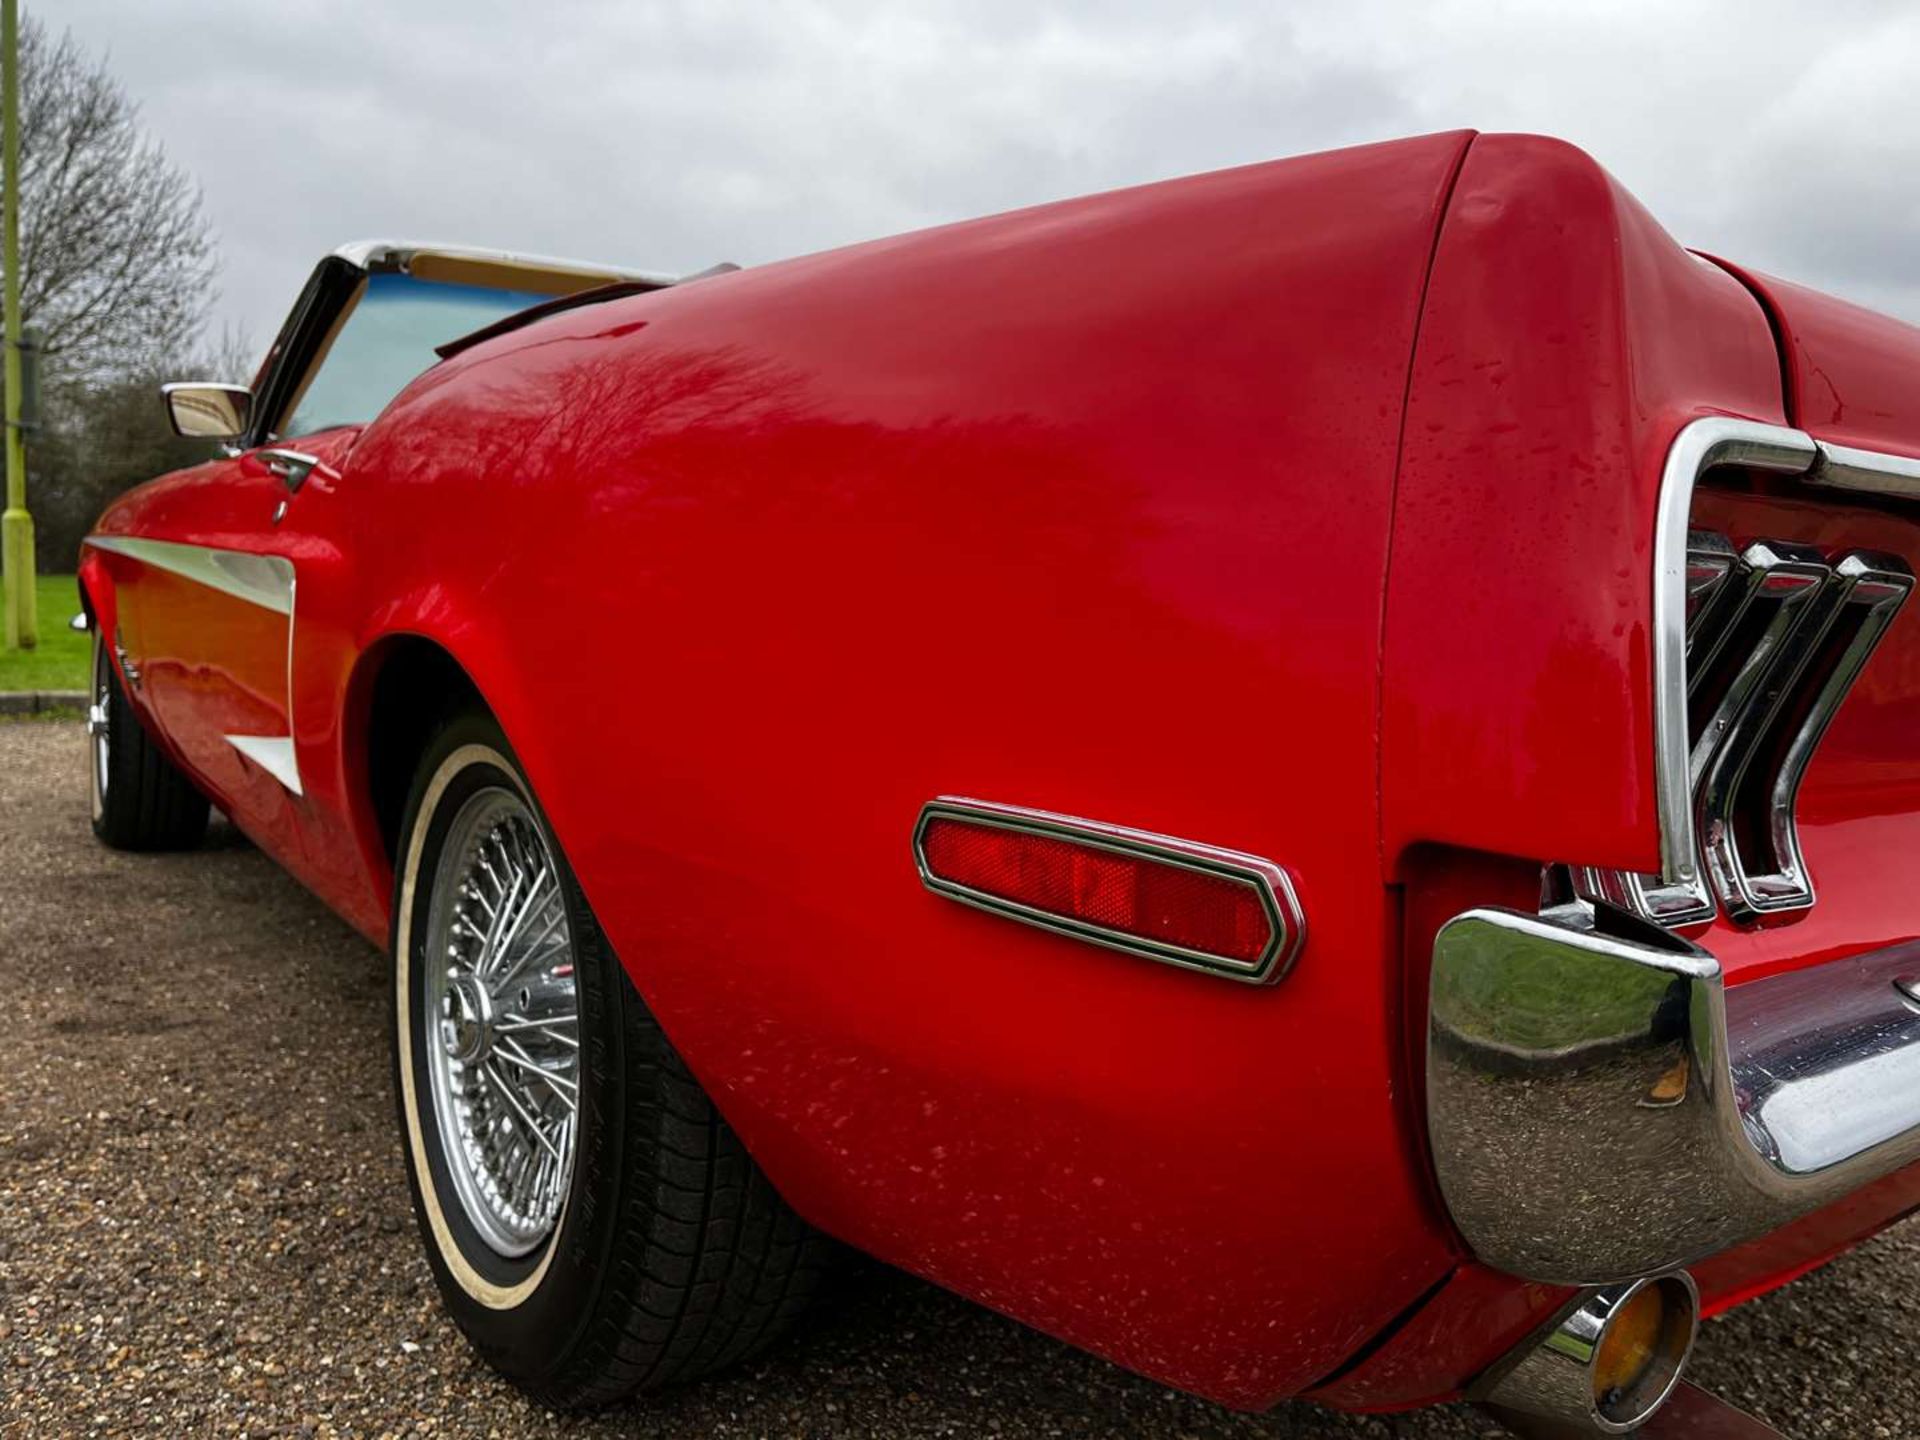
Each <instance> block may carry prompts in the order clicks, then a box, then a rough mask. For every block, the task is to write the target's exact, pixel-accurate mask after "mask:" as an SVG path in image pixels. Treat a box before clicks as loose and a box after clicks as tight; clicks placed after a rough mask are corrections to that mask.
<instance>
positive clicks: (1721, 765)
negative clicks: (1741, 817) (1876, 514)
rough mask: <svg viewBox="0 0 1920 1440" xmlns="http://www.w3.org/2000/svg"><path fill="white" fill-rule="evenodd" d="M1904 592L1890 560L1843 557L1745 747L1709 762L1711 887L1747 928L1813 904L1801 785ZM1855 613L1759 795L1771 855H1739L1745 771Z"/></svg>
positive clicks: (1900, 566)
mask: <svg viewBox="0 0 1920 1440" xmlns="http://www.w3.org/2000/svg"><path fill="white" fill-rule="evenodd" d="M1912 588H1913V575H1912V573H1911V572H1910V571H1908V569H1907V567H1906V565H1905V563H1904V562H1903V561H1901V560H1899V559H1898V558H1897V557H1894V556H1890V555H1873V554H1869V553H1866V552H1861V551H1854V552H1850V553H1849V554H1847V555H1844V556H1842V557H1841V559H1840V560H1839V562H1838V563H1837V564H1835V565H1834V566H1833V567H1832V578H1831V579H1830V580H1829V581H1828V582H1827V583H1826V584H1825V585H1824V586H1823V587H1822V589H1821V591H1820V593H1819V595H1818V597H1817V599H1816V600H1815V602H1814V604H1813V605H1812V606H1810V607H1806V608H1808V609H1809V611H1810V613H1809V614H1808V616H1807V617H1806V619H1805V621H1804V623H1803V624H1802V625H1801V626H1800V627H1799V630H1798V631H1797V632H1796V633H1795V635H1794V636H1793V637H1791V639H1790V640H1789V641H1788V642H1787V645H1786V649H1785V650H1783V652H1782V654H1781V657H1780V660H1779V664H1778V666H1777V667H1776V671H1775V674H1774V675H1770V676H1769V678H1768V681H1767V685H1766V691H1767V694H1766V695H1765V696H1764V697H1763V700H1762V703H1761V705H1760V706H1759V707H1758V708H1757V710H1756V711H1753V712H1750V714H1751V715H1753V716H1757V718H1755V719H1754V720H1753V723H1751V724H1750V725H1748V726H1746V727H1745V728H1746V734H1745V737H1744V746H1743V747H1742V749H1740V750H1736V749H1735V747H1733V746H1732V745H1729V747H1728V748H1727V750H1725V751H1723V752H1722V754H1721V756H1720V757H1719V759H1718V760H1717V761H1716V763H1715V766H1714V773H1713V774H1712V775H1711V776H1709V777H1708V780H1707V783H1706V785H1705V787H1704V788H1703V790H1702V794H1701V813H1702V814H1703V815H1705V816H1706V817H1707V819H1708V822H1709V823H1708V825H1707V834H1706V860H1707V867H1708V869H1709V870H1710V871H1711V872H1712V875H1713V879H1714V885H1715V888H1716V889H1718V890H1719V892H1720V894H1721V897H1722V899H1723V900H1724V901H1725V903H1726V905H1727V909H1728V911H1729V912H1730V913H1731V914H1732V915H1733V917H1734V918H1735V919H1737V920H1751V919H1753V918H1755V917H1756V916H1759V915H1763V914H1777V913H1779V912H1781V911H1786V910H1797V909H1804V908H1805V907H1807V906H1809V905H1811V904H1813V900H1814V891H1813V878H1812V876H1811V875H1810V874H1808V872H1807V868H1806V860H1805V857H1804V855H1803V854H1802V853H1801V849H1800V827H1799V825H1798V823H1797V821H1796V818H1795V815H1794V808H1795V805H1796V804H1797V802H1798V799H1799V792H1800V782H1801V779H1802V778H1803V776H1804V775H1805V773H1806V768H1807V765H1808V763H1809V762H1810V761H1811V760H1812V758H1813V753H1814V751H1815V750H1816V749H1817V748H1818V747H1819V744H1820V741H1821V738H1822V737H1823V736H1824V735H1825V734H1826V730H1827V726H1828V724H1829V723H1830V722H1831V721H1832V719H1833V717H1834V715H1835V713H1837V712H1838V710H1839V708H1840V706H1841V704H1842V703H1843V702H1844V701H1845V700H1846V698H1847V694H1848V692H1849V690H1850V689H1851V688H1852V686H1853V682H1854V681H1855V680H1856V679H1857V678H1858V677H1859V674H1860V671H1861V669H1862V668H1863V667H1864V666H1865V665H1866V663H1867V660H1868V658H1869V656H1871V655H1872V653H1873V651H1874V649H1875V647H1876V646H1878V644H1879V642H1880V637H1881V636H1882V635H1884V634H1885V633H1886V629H1887V626H1888V625H1890V624H1892V622H1893V618H1894V616H1895V614H1896V613H1898V611H1899V609H1900V606H1901V605H1902V604H1903V603H1904V602H1905V600H1906V598H1907V595H1908V593H1909V591H1911V589H1912ZM1862 607H1864V609H1865V611H1866V613H1865V614H1864V615H1861V616H1860V617H1859V618H1858V620H1857V621H1856V622H1855V623H1854V628H1853V634H1852V636H1851V638H1850V639H1848V640H1847V641H1846V649H1845V651H1844V652H1843V654H1842V655H1841V657H1840V658H1839V660H1838V662H1837V664H1836V665H1835V667H1834V669H1833V671H1832V672H1831V673H1830V674H1829V675H1828V677H1827V679H1826V681H1825V683H1824V684H1822V685H1821V687H1820V691H1819V693H1818V694H1817V695H1816V696H1815V697H1814V699H1813V701H1812V703H1811V705H1810V707H1809V709H1808V711H1807V714H1806V715H1805V717H1804V718H1803V719H1802V721H1801V723H1800V725H1799V727H1798V728H1797V730H1796V731H1795V733H1794V736H1793V739H1792V740H1791V741H1789V742H1788V745H1787V749H1786V751H1785V752H1784V754H1782V755H1781V756H1780V763H1779V768H1778V770H1777V771H1776V773H1775V774H1774V776H1773V777H1772V779H1771V782H1770V783H1769V785H1768V787H1767V799H1766V807H1767V836H1768V840H1769V842H1770V844H1769V848H1770V850H1771V852H1772V853H1771V854H1769V855H1747V854H1744V853H1743V852H1742V850H1741V845H1740V840H1741V836H1740V831H1739V827H1738V826H1737V825H1736V824H1735V823H1734V817H1735V813H1736V811H1737V810H1738V808H1739V806H1740V802H1741V794H1742V791H1743V789H1744V786H1745V782H1746V771H1747V769H1748V767H1749V765H1750V764H1751V763H1752V761H1753V759H1754V758H1755V755H1756V754H1757V753H1758V752H1760V751H1773V750H1774V746H1775V744H1777V737H1778V735H1779V733H1780V732H1779V731H1777V730H1776V729H1775V726H1776V723H1777V722H1779V721H1781V720H1783V719H1784V718H1786V717H1787V716H1788V714H1789V713H1790V707H1791V705H1792V704H1793V702H1794V699H1795V696H1796V695H1797V694H1798V693H1800V691H1799V684H1800V677H1801V675H1802V674H1803V673H1804V672H1805V671H1806V669H1807V667H1808V666H1809V665H1812V664H1814V663H1816V662H1817V660H1818V658H1819V656H1820V655H1821V653H1822V652H1823V651H1825V650H1826V648H1827V646H1828V644H1829V643H1830V642H1829V637H1830V636H1832V635H1834V632H1835V630H1836V628H1837V627H1840V626H1844V625H1846V624H1847V623H1848V622H1849V620H1850V619H1852V617H1851V616H1850V615H1849V610H1850V609H1857V608H1862ZM1776 677H1778V678H1776Z"/></svg>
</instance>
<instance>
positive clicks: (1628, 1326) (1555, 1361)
mask: <svg viewBox="0 0 1920 1440" xmlns="http://www.w3.org/2000/svg"><path fill="white" fill-rule="evenodd" d="M1699 1328H1700V1292H1699V1290H1698V1289H1697V1288H1695V1286H1694V1283H1693V1277H1691V1276H1690V1275H1688V1274H1687V1273H1686V1272H1685V1271H1684V1270H1676V1271H1674V1272H1672V1273H1671V1274H1667V1275H1656V1276H1653V1277H1651V1278H1648V1279H1644V1280H1635V1281H1632V1282H1630V1283H1628V1284H1625V1285H1611V1286H1608V1287H1606V1288H1605V1289H1602V1290H1594V1291H1589V1292H1588V1293H1587V1294H1585V1295H1584V1296H1582V1297H1581V1298H1580V1299H1579V1300H1578V1301H1577V1302H1576V1303H1575V1304H1574V1306H1573V1307H1572V1308H1571V1309H1570V1310H1568V1311H1566V1312H1565V1313H1564V1314H1562V1315H1561V1316H1560V1317H1559V1318H1558V1319H1557V1320H1556V1321H1554V1323H1553V1324H1552V1325H1551V1326H1550V1327H1549V1328H1548V1329H1546V1330H1545V1331H1544V1332H1541V1333H1537V1334H1536V1335H1534V1336H1533V1337H1532V1338H1530V1339H1529V1340H1528V1341H1527V1343H1526V1344H1524V1345H1522V1346H1521V1347H1520V1348H1519V1349H1518V1350H1517V1351H1515V1352H1514V1354H1513V1355H1512V1356H1509V1357H1508V1358H1507V1359H1506V1360H1504V1361H1502V1362H1501V1363H1500V1364H1499V1365H1496V1366H1495V1367H1494V1368H1493V1369H1492V1370H1490V1371H1489V1372H1488V1373H1487V1375H1486V1376H1485V1377H1483V1378H1482V1380H1481V1381H1480V1382H1479V1383H1478V1384H1476V1385H1475V1386H1474V1388H1473V1391H1472V1398H1473V1399H1475V1400H1477V1401H1478V1402H1479V1403H1480V1404H1481V1405H1483V1406H1484V1407H1486V1408H1487V1409H1488V1410H1490V1411H1492V1412H1493V1414H1494V1416H1495V1417H1496V1418H1497V1419H1499V1420H1500V1422H1501V1423H1502V1424H1504V1425H1505V1426H1506V1427H1507V1428H1508V1429H1510V1430H1512V1431H1514V1432H1515V1433H1516V1434H1519V1435H1523V1436H1529V1437H1538V1440H1576V1437H1585V1436H1599V1435H1630V1434H1632V1433H1633V1432H1634V1431H1635V1430H1637V1429H1639V1428H1640V1427H1641V1426H1642V1425H1644V1424H1646V1422H1647V1421H1648V1420H1649V1419H1651V1418H1652V1416H1653V1413H1654V1412H1655V1411H1656V1410H1658V1409H1659V1408H1660V1407H1661V1405H1663V1404H1664V1403H1666V1400H1667V1397H1668V1396H1670V1395H1671V1394H1673V1391H1674V1387H1675V1386H1676V1385H1678V1384H1679V1383H1680V1372H1681V1371H1682V1370H1683V1369H1685V1368H1686V1363H1687V1357H1688V1356H1689V1355H1691V1354H1692V1353H1693V1341H1694V1336H1695V1335H1696V1334H1697V1333H1698V1331H1699Z"/></svg>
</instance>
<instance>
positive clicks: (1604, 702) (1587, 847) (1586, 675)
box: [1381, 135, 1785, 873]
mask: <svg viewBox="0 0 1920 1440" xmlns="http://www.w3.org/2000/svg"><path fill="white" fill-rule="evenodd" d="M1704 414H1729V415H1738V416H1743V417H1745V418H1747V419H1752V420H1765V421H1771V422H1773V423H1775V424H1780V423H1784V421H1785V413H1784V410H1783V408H1782V404H1781V395H1780V362H1779V358H1778V356H1777V354H1776V352H1775V348H1774V343H1773V339H1772V336H1771V334H1770V332H1769V331H1768V328H1767V321H1766V316H1765V315H1764V314H1763V313H1762V311H1761V310H1760V308H1759V306H1758V305H1756V304H1755V303H1754V301H1753V300H1752V298H1751V297H1750V296H1749V295H1748V294H1747V293H1746V292H1745V290H1744V289H1743V288H1742V287H1741V286H1740V285H1738V284H1737V283H1735V282H1734V281H1733V280H1732V279H1731V278H1730V277H1729V276H1727V275H1726V274H1724V273H1722V272H1721V271H1720V270H1718V269H1717V268H1715V267H1713V266H1711V265H1709V264H1707V263H1706V262H1704V261H1701V260H1699V259H1697V258H1695V257H1694V256H1692V255H1689V254H1688V253H1687V252H1686V251H1685V250H1683V249H1681V248H1680V246H1679V245H1677V244H1676V243H1675V242H1674V241H1673V239H1672V238H1671V237H1669V236H1668V235H1667V234H1666V232H1665V231H1663V230H1661V229H1660V228H1659V226H1658V225H1656V224H1655V223H1654V222H1653V220H1652V219H1651V218H1650V217H1649V216H1648V215H1647V213H1646V212H1645V211H1644V210H1643V209H1641V207H1640V206H1639V204H1638V203H1637V202H1635V201H1634V200H1633V199H1632V197H1631V196H1629V195H1627V194H1626V193H1625V192H1624V191H1622V190H1621V189H1620V187H1619V185H1618V184H1617V183H1616V182H1615V181H1614V180H1613V178H1612V177H1611V176H1609V175H1608V174H1607V173H1606V172H1605V171H1604V170H1602V169H1601V168H1600V167H1599V166H1598V165H1596V164H1594V162H1593V161H1592V160H1591V159H1590V158H1588V157H1587V156H1585V155H1583V154H1581V153H1580V152H1579V151H1578V150H1575V149H1573V148H1572V147H1571V146H1568V145H1564V144H1562V143H1560V142H1559V141H1556V140H1546V139H1542V138H1540V137H1537V136H1527V135H1489V136H1483V137H1481V138H1480V139H1479V140H1478V141H1477V142H1476V143H1475V145H1474V146H1473V149H1472V151H1471V152H1470V154H1469V155H1468V157H1467V163H1466V165H1465V167H1464V168H1463V169H1462V171H1461V175H1460V183H1459V185H1458V186H1457V187H1456V189H1455V191H1454V197H1453V205H1452V207H1451V209H1450V210H1449V211H1448V216H1447V225H1446V229H1445V231H1444V232H1443V234H1442V235H1441V237H1440V246H1439V250H1438V252H1437V253H1436V255H1435V257H1434V266H1433V280H1432V283H1431V284H1430V286H1429V288H1428V300H1427V305H1426V309H1425V312H1424V314H1423V316H1422V319H1421V326H1420V343H1419V347H1418V350H1417V351H1416V353H1415V355H1414V365H1413V377H1412V383H1411V389H1410V394H1409V399H1408V406H1407V423H1406V449H1405V455H1404V458H1403V460H1402V463H1401V467H1400V489H1399V496H1398V500H1397V503H1396V505H1395V508H1394V545H1393V583H1392V586H1391V588H1390V591H1389V594H1388V597H1387V633H1386V667H1387V675H1386V683H1385V685H1384V687H1383V692H1382V701H1383V713H1382V738H1381V757H1382V758H1381V812H1382V813H1381V824H1382V835H1383V843H1382V848H1383V852H1384V855H1385V858H1386V862H1387V865H1388V869H1389V873H1394V872H1396V871H1397V869H1398V867H1399V864H1400V860H1401V857H1402V856H1403V855H1404V854H1405V853H1406V851H1407V849H1408V847H1409V846H1412V845H1416V844H1419V843H1422V842H1434V841H1439V842H1445V843H1450V844H1455V845H1460V846H1463V847H1466V848H1469V849H1475V850H1485V851H1491V852H1493V853H1496V854H1503V855H1524V856H1531V857H1537V858H1545V859H1577V860H1578V861H1579V862H1580V863H1582V864H1593V865H1604V866H1614V867H1618V868H1623V869H1629V870H1642V871H1646V870H1653V869H1656V868H1658V861H1659V837H1658V830H1657V827H1656V819H1655V815H1654V808H1653V796H1654V788H1653V773H1654V772H1653V706H1652V702H1651V700H1650V699H1649V695H1650V689H1651V681H1650V676H1651V673H1652V665H1653V642H1652V638H1651V630H1650V625H1651V620H1652V605H1653V590H1652V585H1651V583H1650V580H1649V577H1650V575H1651V574H1652V550H1653V532H1654V507H1655V501H1656V499H1657V498H1658V492H1659V482H1660V471H1661V464H1662V461H1663V459H1664V458H1665V455H1666V452H1667V447H1668V445H1669V444H1670V443H1671V442H1672V440H1673V437H1674V436H1675V435H1676V434H1677V433H1678V432H1679V431H1680V429H1681V428H1682V427H1683V426H1684V425H1685V424H1686V423H1687V422H1688V421H1690V420H1693V419H1696V418H1697V417H1699V416H1701V415H1704ZM1599 757H1604V759H1603V760H1601V761H1600V763H1598V764H1596V763H1593V762H1594V760H1595V759H1598V758H1599ZM1575 785H1577V790H1578V799H1577V803H1569V800H1570V791H1571V789H1572V788H1573V787H1574V786H1575Z"/></svg>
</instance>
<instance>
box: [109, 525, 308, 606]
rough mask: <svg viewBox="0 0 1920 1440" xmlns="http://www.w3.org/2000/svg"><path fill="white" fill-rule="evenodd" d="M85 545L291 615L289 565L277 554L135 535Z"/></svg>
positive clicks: (291, 580)
mask: <svg viewBox="0 0 1920 1440" xmlns="http://www.w3.org/2000/svg"><path fill="white" fill-rule="evenodd" d="M85 543H87V544H88V545H91V546H93V548H94V549H96V550H105V551H107V552H108V553H109V554H113V555H125V556H128V557H129V558H131V559H134V560H138V561H140V562H141V563H142V564H143V565H151V566H153V567H154V568H155V569H158V570H165V571H168V572H169V573H171V574H174V575H179V576H182V577H184V578H185V579H188V580H192V581H194V582H195V583H197V584H200V585H205V586H207V587H208V588H210V589H213V590H218V591H220V592H222V593H223V594H226V595H231V596H233V597H234V598H235V599H236V600H245V601H246V602H247V603H248V604H250V605H258V606H260V607H261V608H262V609H266V610H276V611H278V612H279V613H280V614H282V615H288V616H290V615H292V614H293V562H292V561H291V560H288V559H285V558H283V557H282V556H279V555H256V554H253V553H252V552H251V551H247V550H216V549H214V548H213V547H211V546H207V545H184V544H181V543H180V542H179V541H176V540H149V539H147V538H145V537H144V536H139V535H89V536H87V538H86V542H85Z"/></svg>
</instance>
